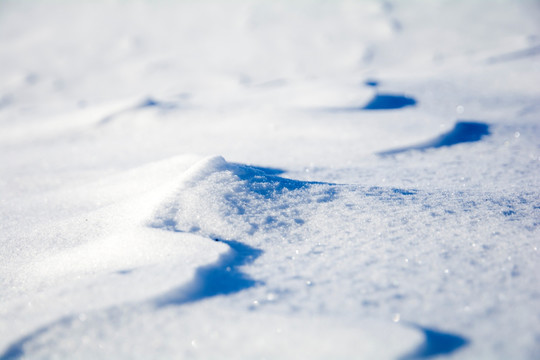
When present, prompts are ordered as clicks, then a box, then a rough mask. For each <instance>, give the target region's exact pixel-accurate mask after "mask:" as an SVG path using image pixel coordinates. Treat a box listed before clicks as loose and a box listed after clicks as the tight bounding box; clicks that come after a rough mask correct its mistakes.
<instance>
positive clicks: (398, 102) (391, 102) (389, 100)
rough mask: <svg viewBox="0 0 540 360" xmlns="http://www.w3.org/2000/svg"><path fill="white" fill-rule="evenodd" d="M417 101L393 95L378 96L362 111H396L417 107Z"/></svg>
mask: <svg viewBox="0 0 540 360" xmlns="http://www.w3.org/2000/svg"><path fill="white" fill-rule="evenodd" d="M415 105H416V100H415V99H413V98H411V97H408V96H404V95H393V94H377V95H375V97H374V98H373V99H371V101H370V102H369V103H367V104H366V106H364V107H363V108H361V109H360V110H394V109H401V108H404V107H407V106H415Z"/></svg>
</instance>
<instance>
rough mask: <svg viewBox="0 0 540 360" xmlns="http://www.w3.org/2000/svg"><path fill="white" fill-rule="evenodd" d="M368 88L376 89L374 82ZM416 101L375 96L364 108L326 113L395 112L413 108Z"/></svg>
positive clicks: (327, 109)
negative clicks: (409, 107)
mask: <svg viewBox="0 0 540 360" xmlns="http://www.w3.org/2000/svg"><path fill="white" fill-rule="evenodd" d="M366 84H367V85H368V86H371V87H376V86H377V85H378V83H377V82H376V81H369V82H368V83H366ZM416 104H417V102H416V100H415V99H414V98H412V97H408V96H405V95H397V94H376V95H375V96H374V97H373V99H371V100H370V101H369V102H368V103H367V104H366V105H364V106H349V107H347V106H346V107H330V108H326V109H325V110H326V111H330V112H356V111H372V110H396V109H401V108H404V107H407V106H415V105H416Z"/></svg>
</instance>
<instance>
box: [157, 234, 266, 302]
mask: <svg viewBox="0 0 540 360" xmlns="http://www.w3.org/2000/svg"><path fill="white" fill-rule="evenodd" d="M216 241H221V242H224V243H225V244H227V245H229V246H230V248H231V249H230V250H229V251H228V252H227V253H225V254H223V255H221V256H220V258H219V259H218V261H217V262H216V263H214V264H211V265H208V266H203V267H200V268H198V269H197V271H196V272H195V279H194V280H193V281H192V282H191V283H190V284H188V285H185V286H182V287H180V288H178V289H174V290H172V291H170V292H168V293H167V294H164V295H162V296H160V297H159V298H158V299H156V300H155V305H156V306H157V307H165V306H171V305H176V306H178V305H184V304H189V303H192V302H195V301H199V300H203V299H206V298H210V297H214V296H218V295H229V294H232V293H236V292H239V291H242V290H245V289H248V288H250V287H253V286H256V285H260V284H261V282H259V281H256V280H254V279H252V278H251V277H249V276H248V275H246V274H245V273H243V272H242V271H240V267H241V266H244V265H249V264H251V263H253V262H254V261H255V259H257V258H258V257H259V256H261V254H262V253H263V251H262V250H259V249H255V248H252V247H250V246H248V245H245V244H242V243H240V242H237V241H232V240H216Z"/></svg>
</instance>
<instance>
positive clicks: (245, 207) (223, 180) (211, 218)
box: [150, 156, 335, 240]
mask: <svg viewBox="0 0 540 360" xmlns="http://www.w3.org/2000/svg"><path fill="white" fill-rule="evenodd" d="M334 194H335V185H332V184H327V183H317V182H306V181H297V180H290V179H286V178H282V177H278V176H274V175H269V174H267V173H265V172H264V171H262V170H260V169H257V168H254V167H249V166H246V165H240V164H232V163H228V162H226V161H225V160H224V159H223V158H222V157H220V156H216V157H211V158H207V159H204V160H202V161H200V162H199V163H197V164H195V165H194V166H193V167H192V168H191V169H189V170H188V171H187V172H186V174H185V177H184V179H183V181H182V185H181V186H180V189H179V191H178V192H176V193H175V194H174V195H173V196H172V197H171V198H170V199H169V200H168V201H166V202H165V204H163V205H162V206H161V207H160V208H159V209H158V211H157V212H156V214H155V219H153V221H151V223H150V226H152V227H155V228H166V229H168V230H172V231H179V232H190V233H197V234H201V235H204V236H208V237H211V238H214V239H226V240H239V239H244V238H245V237H246V236H250V235H255V234H257V233H265V234H266V235H268V234H275V233H282V235H284V233H285V232H287V231H290V230H291V229H293V228H295V227H299V226H301V225H302V224H303V223H304V222H305V221H306V219H307V213H308V212H309V211H310V207H311V208H312V206H311V205H312V204H314V203H315V204H316V203H320V202H325V201H328V200H330V199H331V198H332V196H333V195H334Z"/></svg>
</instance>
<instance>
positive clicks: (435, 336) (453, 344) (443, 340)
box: [399, 325, 469, 360]
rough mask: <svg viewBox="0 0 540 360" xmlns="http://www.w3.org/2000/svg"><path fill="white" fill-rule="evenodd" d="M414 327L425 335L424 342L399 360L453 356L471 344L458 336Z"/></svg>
mask: <svg viewBox="0 0 540 360" xmlns="http://www.w3.org/2000/svg"><path fill="white" fill-rule="evenodd" d="M414 327H416V328H418V330H420V331H422V332H423V333H424V337H425V339H424V342H423V343H422V344H420V346H418V347H417V348H416V349H415V350H413V351H412V352H411V353H409V354H407V355H405V356H402V357H400V358H399V360H416V359H429V358H432V357H435V356H439V355H446V354H451V353H453V352H454V351H456V350H458V349H460V348H462V347H464V346H467V345H468V344H469V340H467V339H466V338H464V337H462V336H459V335H457V334H450V333H444V332H440V331H437V330H434V329H428V328H424V327H421V326H416V325H415V326H414Z"/></svg>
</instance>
